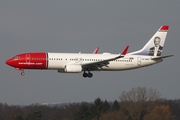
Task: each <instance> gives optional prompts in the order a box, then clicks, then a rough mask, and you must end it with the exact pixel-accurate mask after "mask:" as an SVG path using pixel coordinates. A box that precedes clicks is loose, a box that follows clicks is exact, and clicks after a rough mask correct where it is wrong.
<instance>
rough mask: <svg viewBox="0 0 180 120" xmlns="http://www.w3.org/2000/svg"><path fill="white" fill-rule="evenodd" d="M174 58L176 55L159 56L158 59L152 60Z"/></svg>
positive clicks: (153, 58)
mask: <svg viewBox="0 0 180 120" xmlns="http://www.w3.org/2000/svg"><path fill="white" fill-rule="evenodd" d="M172 56H174V55H166V56H157V57H152V60H157V59H163V58H167V57H172Z"/></svg>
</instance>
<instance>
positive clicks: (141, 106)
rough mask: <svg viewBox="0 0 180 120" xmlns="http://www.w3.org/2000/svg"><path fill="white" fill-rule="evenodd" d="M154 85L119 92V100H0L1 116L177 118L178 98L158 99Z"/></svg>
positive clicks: (38, 119)
mask: <svg viewBox="0 0 180 120" xmlns="http://www.w3.org/2000/svg"><path fill="white" fill-rule="evenodd" d="M159 96H160V95H159V93H158V92H157V91H156V90H155V89H151V88H150V89H146V88H145V87H138V88H133V89H132V90H130V91H129V92H125V91H124V92H122V94H121V95H120V96H119V99H120V102H119V101H117V100H115V101H113V102H108V101H106V100H101V99H100V98H97V99H95V100H94V102H92V103H87V102H82V103H69V104H59V105H53V106H52V105H50V106H49V105H38V104H32V105H29V106H13V105H7V104H6V103H0V120H180V114H179V113H180V99H179V100H166V99H160V98H159Z"/></svg>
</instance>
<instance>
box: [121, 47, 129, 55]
mask: <svg viewBox="0 0 180 120" xmlns="http://www.w3.org/2000/svg"><path fill="white" fill-rule="evenodd" d="M128 49H129V46H126V48H125V49H124V51H123V52H122V53H121V55H123V56H124V55H126V53H127V51H128Z"/></svg>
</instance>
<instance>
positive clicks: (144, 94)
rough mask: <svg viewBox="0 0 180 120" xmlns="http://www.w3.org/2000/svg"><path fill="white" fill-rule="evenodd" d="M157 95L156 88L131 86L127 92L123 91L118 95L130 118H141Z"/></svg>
mask: <svg viewBox="0 0 180 120" xmlns="http://www.w3.org/2000/svg"><path fill="white" fill-rule="evenodd" d="M159 97H160V94H159V92H158V91H157V90H156V89H152V88H150V89H147V88H146V87H137V88H132V89H131V90H130V91H129V92H125V91H123V92H122V94H121V95H120V100H121V104H122V105H121V107H122V109H123V111H124V112H125V114H126V115H128V117H129V118H130V119H132V120H142V119H143V117H144V116H145V114H147V113H149V111H150V110H151V108H152V107H153V106H154V103H155V101H156V100H157V99H158V98H159Z"/></svg>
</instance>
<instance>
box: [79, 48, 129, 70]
mask: <svg viewBox="0 0 180 120" xmlns="http://www.w3.org/2000/svg"><path fill="white" fill-rule="evenodd" d="M128 48H129V46H126V48H125V49H124V50H123V52H122V53H121V54H119V55H118V56H117V57H114V58H109V59H105V60H101V61H95V62H89V63H82V64H81V65H82V67H83V68H90V69H93V70H101V68H102V67H103V66H106V67H108V64H109V62H110V61H113V60H116V59H119V58H123V57H124V56H125V55H126V53H127V51H128Z"/></svg>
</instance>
